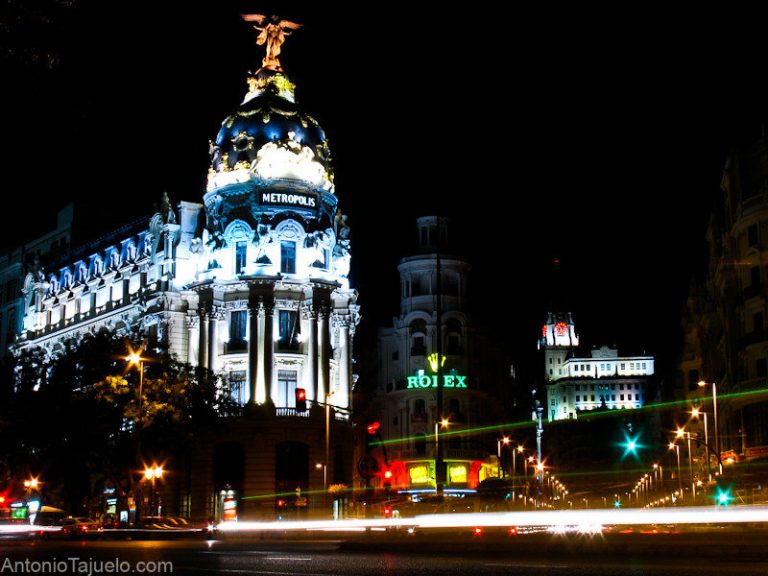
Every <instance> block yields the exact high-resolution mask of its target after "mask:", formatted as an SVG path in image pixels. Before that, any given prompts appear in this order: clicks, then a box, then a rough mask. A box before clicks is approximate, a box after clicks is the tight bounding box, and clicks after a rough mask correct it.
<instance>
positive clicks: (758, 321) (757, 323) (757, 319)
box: [752, 312, 763, 332]
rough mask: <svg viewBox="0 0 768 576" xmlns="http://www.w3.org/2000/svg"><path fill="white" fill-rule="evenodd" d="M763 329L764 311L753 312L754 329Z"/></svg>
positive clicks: (756, 330)
mask: <svg viewBox="0 0 768 576" xmlns="http://www.w3.org/2000/svg"><path fill="white" fill-rule="evenodd" d="M762 330H763V313H762V312H756V313H754V314H752V331H753V332H762Z"/></svg>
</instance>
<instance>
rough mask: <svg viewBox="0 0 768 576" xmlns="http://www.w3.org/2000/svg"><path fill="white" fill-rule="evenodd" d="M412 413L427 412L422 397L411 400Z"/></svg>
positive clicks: (420, 413)
mask: <svg viewBox="0 0 768 576" xmlns="http://www.w3.org/2000/svg"><path fill="white" fill-rule="evenodd" d="M413 413H414V414H416V415H419V416H421V415H422V414H426V413H427V403H426V402H424V399H423V398H417V399H416V400H414V401H413Z"/></svg>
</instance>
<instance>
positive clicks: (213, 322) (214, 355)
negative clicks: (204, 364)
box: [208, 310, 221, 372]
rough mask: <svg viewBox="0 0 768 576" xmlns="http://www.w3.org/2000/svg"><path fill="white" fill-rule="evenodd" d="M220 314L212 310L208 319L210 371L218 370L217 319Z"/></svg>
mask: <svg viewBox="0 0 768 576" xmlns="http://www.w3.org/2000/svg"><path fill="white" fill-rule="evenodd" d="M220 318H221V312H219V311H217V310H213V311H212V312H211V313H210V315H209V318H208V368H210V369H211V370H212V371H214V372H215V371H216V370H217V369H218V367H219V366H218V360H219V330H218V326H219V319H220Z"/></svg>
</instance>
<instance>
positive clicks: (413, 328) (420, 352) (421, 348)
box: [409, 318, 427, 356]
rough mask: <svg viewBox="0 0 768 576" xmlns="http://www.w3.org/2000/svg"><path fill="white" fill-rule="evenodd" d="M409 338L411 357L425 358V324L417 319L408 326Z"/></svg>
mask: <svg viewBox="0 0 768 576" xmlns="http://www.w3.org/2000/svg"><path fill="white" fill-rule="evenodd" d="M409 331H410V336H411V356H426V354H427V323H426V322H425V321H424V320H423V319H421V318H418V319H416V320H414V321H413V322H411V325H410V326H409Z"/></svg>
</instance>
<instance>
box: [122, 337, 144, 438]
mask: <svg viewBox="0 0 768 576" xmlns="http://www.w3.org/2000/svg"><path fill="white" fill-rule="evenodd" d="M128 350H129V352H128V356H126V357H125V360H126V361H127V362H128V367H129V368H130V367H131V366H138V367H139V417H138V421H139V427H141V422H142V412H143V406H142V402H143V399H144V362H145V361H146V360H147V359H146V358H142V356H141V353H142V349H141V348H139V349H138V350H134V349H133V348H130V347H129V348H128Z"/></svg>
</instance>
